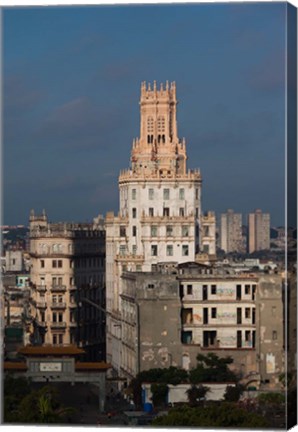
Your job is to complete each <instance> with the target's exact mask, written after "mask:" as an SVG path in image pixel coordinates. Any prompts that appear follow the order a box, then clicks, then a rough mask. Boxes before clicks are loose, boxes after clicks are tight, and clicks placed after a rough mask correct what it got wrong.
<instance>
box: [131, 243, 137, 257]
mask: <svg viewBox="0 0 298 432" xmlns="http://www.w3.org/2000/svg"><path fill="white" fill-rule="evenodd" d="M132 254H133V255H136V254H137V246H136V245H133V246H132Z"/></svg>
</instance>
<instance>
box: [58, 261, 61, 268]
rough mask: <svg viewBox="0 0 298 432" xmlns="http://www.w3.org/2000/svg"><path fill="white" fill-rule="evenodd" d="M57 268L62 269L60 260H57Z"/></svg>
mask: <svg viewBox="0 0 298 432" xmlns="http://www.w3.org/2000/svg"><path fill="white" fill-rule="evenodd" d="M58 267H59V268H62V260H58Z"/></svg>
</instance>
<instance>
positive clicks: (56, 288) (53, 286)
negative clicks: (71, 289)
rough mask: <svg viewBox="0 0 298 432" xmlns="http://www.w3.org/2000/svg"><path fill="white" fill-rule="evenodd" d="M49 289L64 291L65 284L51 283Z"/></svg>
mask: <svg viewBox="0 0 298 432" xmlns="http://www.w3.org/2000/svg"><path fill="white" fill-rule="evenodd" d="M51 291H52V292H64V291H66V285H52V286H51Z"/></svg>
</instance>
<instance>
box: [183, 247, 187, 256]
mask: <svg viewBox="0 0 298 432" xmlns="http://www.w3.org/2000/svg"><path fill="white" fill-rule="evenodd" d="M182 256H188V245H182Z"/></svg>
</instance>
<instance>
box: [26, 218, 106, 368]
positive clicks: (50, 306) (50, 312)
mask: <svg viewBox="0 0 298 432" xmlns="http://www.w3.org/2000/svg"><path fill="white" fill-rule="evenodd" d="M30 260H31V269H30V289H31V300H30V301H31V317H32V318H33V325H32V326H31V333H32V334H31V341H33V343H42V344H45V345H69V344H76V345H77V346H79V347H82V348H84V350H85V351H86V353H87V357H88V358H89V359H90V360H101V359H104V356H105V316H104V315H103V312H102V311H101V309H100V308H101V307H102V306H103V305H104V302H105V290H104V280H105V233H104V229H103V220H102V221H101V223H96V222H95V223H93V224H92V223H91V224H71V223H49V222H48V219H47V216H46V214H45V213H43V215H42V216H35V215H34V212H33V211H32V212H31V216H30Z"/></svg>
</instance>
